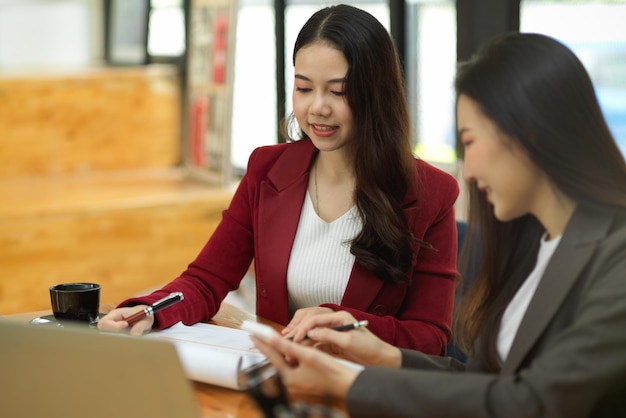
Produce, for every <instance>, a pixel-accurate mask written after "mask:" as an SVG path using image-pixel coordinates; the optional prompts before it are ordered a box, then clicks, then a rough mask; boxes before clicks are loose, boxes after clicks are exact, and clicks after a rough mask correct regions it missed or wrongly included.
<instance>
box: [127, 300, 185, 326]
mask: <svg viewBox="0 0 626 418" xmlns="http://www.w3.org/2000/svg"><path fill="white" fill-rule="evenodd" d="M184 298H185V297H184V296H183V293H182V292H172V293H170V294H169V295H168V296H166V297H164V298H163V299H159V300H157V301H156V302H154V303H153V304H152V305H150V306H148V307H147V308H145V309H143V310H141V311H139V312H136V313H134V314H132V315H131V316H129V317H128V318H124V321H126V322H128V325H133V324H134V323H135V322H138V321H141V320H142V319H144V318H147V317H149V316H152V315H154V314H155V313H157V312H159V311H161V310H163V309H165V308H167V307H169V306H172V305H174V304H175V303H178V302H180V301H181V300H183V299H184Z"/></svg>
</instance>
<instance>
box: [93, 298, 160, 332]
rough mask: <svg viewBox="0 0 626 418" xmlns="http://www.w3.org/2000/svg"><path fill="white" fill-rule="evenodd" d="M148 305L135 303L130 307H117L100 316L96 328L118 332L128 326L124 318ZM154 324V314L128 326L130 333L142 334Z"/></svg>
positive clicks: (148, 330)
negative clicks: (135, 304)
mask: <svg viewBox="0 0 626 418" xmlns="http://www.w3.org/2000/svg"><path fill="white" fill-rule="evenodd" d="M147 307H148V305H137V306H133V307H130V308H117V309H113V310H112V311H111V312H109V313H108V314H106V315H105V316H103V317H102V318H100V320H99V321H98V329H101V330H103V331H112V332H119V331H122V330H125V329H126V328H128V322H126V319H125V318H128V317H129V316H131V315H132V314H134V313H135V312H139V311H141V310H143V309H145V308H147ZM153 324H154V316H152V315H151V316H148V317H146V318H144V319H142V320H141V321H137V322H136V323H135V324H133V326H132V327H131V328H130V334H131V335H143V334H144V333H146V332H150V330H151V329H152V325H153Z"/></svg>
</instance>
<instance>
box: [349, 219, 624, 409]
mask: <svg viewBox="0 0 626 418" xmlns="http://www.w3.org/2000/svg"><path fill="white" fill-rule="evenodd" d="M625 246H626V230H624V228H622V233H621V234H620V236H613V237H610V238H609V239H607V240H606V241H605V242H604V243H603V244H602V247H604V248H601V249H599V250H598V251H597V252H596V256H595V259H594V261H593V262H592V263H591V264H590V265H589V266H587V267H586V270H585V272H584V278H583V280H582V281H581V282H579V288H578V289H577V290H576V291H573V292H570V294H569V295H568V298H569V300H568V301H567V303H568V304H569V305H573V306H574V309H571V312H569V313H568V314H567V315H558V316H557V317H556V318H555V320H553V326H555V327H559V330H558V332H554V334H553V335H552V336H550V337H549V338H548V340H547V341H543V342H542V344H540V345H539V346H538V347H537V348H535V349H534V350H532V351H531V352H530V353H529V359H528V361H527V363H526V364H525V365H524V366H522V367H521V368H520V369H518V370H517V371H516V372H515V373H513V374H511V375H495V374H487V373H470V372H463V373H454V372H451V371H450V370H449V369H446V367H442V368H440V369H439V370H437V367H430V366H433V365H437V364H438V365H439V366H441V365H442V363H441V362H432V361H429V360H428V359H426V358H425V357H420V356H419V355H412V358H411V359H408V360H407V359H405V360H403V364H404V365H407V364H408V363H411V365H412V366H415V367H418V368H419V369H418V370H415V369H400V370H398V369H390V368H366V369H365V370H364V371H363V372H361V373H360V374H359V376H358V377H357V379H356V381H355V382H354V384H353V386H352V387H351V389H350V391H349V393H348V396H347V406H348V410H349V412H350V416H359V417H379V416H393V417H409V416H410V417H433V416H436V417H470V416H471V417H491V418H493V417H506V418H517V417H568V418H578V417H580V418H583V417H609V416H615V417H618V416H626V414H625V413H626V396H624V393H626V355H625V351H624V349H625V347H626V332H624V330H626V276H625V275H624V272H625V271H626V252H625V251H624V247H625ZM423 367H427V368H428V369H429V370H426V369H424V368H423ZM444 370H445V371H444Z"/></svg>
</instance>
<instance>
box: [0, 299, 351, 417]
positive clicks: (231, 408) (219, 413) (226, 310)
mask: <svg viewBox="0 0 626 418" xmlns="http://www.w3.org/2000/svg"><path fill="white" fill-rule="evenodd" d="M114 306H115V305H112V304H108V305H101V306H100V312H103V313H107V312H109V311H110V310H111V309H113V307H114ZM50 314H51V311H39V312H29V313H21V314H13V315H6V317H8V318H16V319H24V320H26V321H30V320H31V319H34V318H37V317H39V316H44V315H50ZM245 319H248V320H252V321H257V322H260V323H263V324H267V325H271V326H272V327H274V328H275V329H276V330H281V329H282V328H283V327H282V326H281V325H279V324H276V323H275V322H272V321H269V320H266V319H264V318H261V317H257V316H256V315H254V314H251V313H249V312H245V311H243V310H241V309H239V308H237V307H235V306H233V305H230V304H227V303H223V304H222V306H221V308H220V310H219V312H218V313H217V314H216V315H215V317H214V318H213V319H212V320H211V321H209V323H211V324H215V325H220V326H225V327H229V328H239V325H240V324H241V322H242V321H243V320H245ZM193 385H194V392H195V396H196V401H197V404H198V412H199V413H200V416H201V417H202V418H262V417H263V414H262V413H261V412H260V410H259V409H258V408H257V406H256V404H255V403H254V401H253V400H252V399H251V398H250V397H249V396H248V395H247V394H246V393H244V392H239V391H236V390H232V389H227V388H223V387H220V386H215V385H209V384H206V383H201V382H193ZM291 401H292V402H306V403H310V404H322V403H325V404H328V400H327V399H325V400H322V399H319V398H316V397H302V396H297V397H296V396H292V397H291ZM330 406H332V407H333V408H335V409H337V410H339V411H341V412H342V413H344V414H345V416H346V417H347V413H346V410H345V407H344V405H343V403H342V402H340V401H337V400H336V401H331V405H330Z"/></svg>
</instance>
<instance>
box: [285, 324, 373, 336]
mask: <svg viewBox="0 0 626 418" xmlns="http://www.w3.org/2000/svg"><path fill="white" fill-rule="evenodd" d="M368 323H369V322H367V319H366V320H363V321H356V322H353V323H351V324H346V325H340V326H338V327H333V328H331V329H332V330H333V331H350V330H353V329H357V328H364V327H366V326H367V324H368ZM308 338H309V337H308V336H305V337H304V339H305V340H306V339H308ZM287 339H288V340H293V337H289V338H287Z"/></svg>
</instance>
